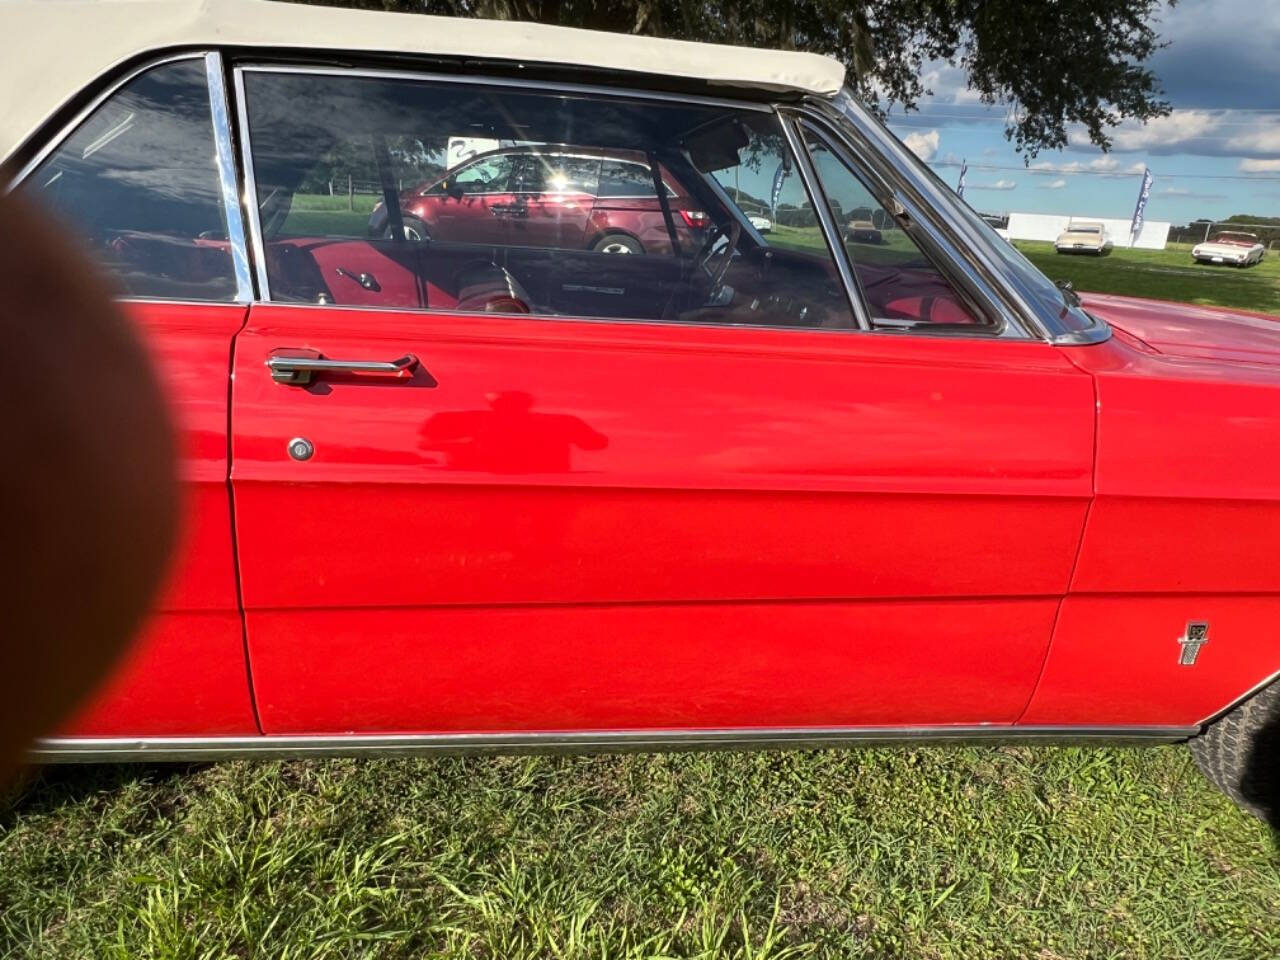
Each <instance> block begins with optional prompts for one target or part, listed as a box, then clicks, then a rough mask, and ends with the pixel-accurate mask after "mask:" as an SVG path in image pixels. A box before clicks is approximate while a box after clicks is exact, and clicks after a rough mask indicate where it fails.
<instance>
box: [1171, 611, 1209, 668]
mask: <svg viewBox="0 0 1280 960" xmlns="http://www.w3.org/2000/svg"><path fill="white" fill-rule="evenodd" d="M1208 642H1209V624H1208V623H1206V622H1205V621H1204V620H1192V621H1191V622H1190V623H1188V624H1187V632H1186V633H1184V634H1183V635H1182V636H1180V637H1179V638H1178V643H1179V644H1181V645H1182V653H1181V655H1180V656H1179V657H1178V663H1179V664H1180V665H1182V666H1184V667H1193V666H1195V663H1196V657H1198V656H1199V655H1200V648H1201V647H1203V646H1204V645H1205V644H1206V643H1208Z"/></svg>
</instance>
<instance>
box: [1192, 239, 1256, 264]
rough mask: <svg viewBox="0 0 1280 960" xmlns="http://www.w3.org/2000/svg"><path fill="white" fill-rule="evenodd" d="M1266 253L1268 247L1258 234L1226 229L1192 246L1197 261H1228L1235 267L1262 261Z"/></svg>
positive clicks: (1193, 255)
mask: <svg viewBox="0 0 1280 960" xmlns="http://www.w3.org/2000/svg"><path fill="white" fill-rule="evenodd" d="M1266 253H1267V248H1266V247H1264V246H1263V245H1262V243H1261V241H1259V240H1258V236H1257V234H1253V233H1235V232H1226V231H1224V232H1223V233H1219V234H1215V235H1214V237H1213V239H1212V240H1208V241H1206V242H1204V243H1197V244H1196V245H1195V246H1194V247H1192V248H1191V257H1192V259H1194V260H1195V262H1196V263H1226V264H1230V265H1231V266H1234V267H1248V266H1251V265H1253V264H1255V263H1261V262H1262V258H1263V257H1264V256H1266Z"/></svg>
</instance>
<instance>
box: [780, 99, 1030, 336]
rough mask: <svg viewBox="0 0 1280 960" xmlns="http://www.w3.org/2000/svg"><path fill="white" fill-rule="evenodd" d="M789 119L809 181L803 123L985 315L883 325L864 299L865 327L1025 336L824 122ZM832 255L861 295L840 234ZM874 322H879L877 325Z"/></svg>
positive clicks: (919, 332)
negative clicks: (896, 212)
mask: <svg viewBox="0 0 1280 960" xmlns="http://www.w3.org/2000/svg"><path fill="white" fill-rule="evenodd" d="M791 122H792V124H793V125H794V126H795V127H796V128H797V129H796V132H795V138H796V144H797V149H801V150H804V151H805V158H806V161H807V163H808V166H809V169H810V170H811V171H812V173H813V177H814V180H815V181H817V182H818V184H819V185H821V178H820V177H819V176H818V171H817V168H816V167H815V166H814V165H813V160H812V158H811V157H809V154H808V150H809V145H808V143H807V142H806V140H805V137H804V133H803V132H802V131H801V130H800V129H799V127H800V126H801V125H808V126H809V127H810V128H811V129H812V135H813V136H814V137H816V138H817V139H818V140H819V141H820V142H821V143H823V144H824V145H825V146H826V147H827V149H829V150H830V151H831V152H832V154H833V155H834V156H835V158H836V159H837V160H838V161H840V162H841V163H842V164H843V165H844V166H845V167H847V168H848V169H849V171H850V173H852V175H853V176H854V177H855V178H856V179H857V180H858V181H859V182H860V183H861V184H862V186H863V187H864V188H866V190H867V193H868V194H870V196H871V198H872V200H874V201H875V202H877V203H879V204H880V206H881V208H882V209H883V210H884V212H885V213H886V214H887V215H889V216H892V215H893V208H894V206H895V204H896V205H897V206H899V207H901V208H902V209H903V210H904V211H905V213H906V214H907V217H908V219H909V221H910V224H911V228H912V229H907V228H905V227H903V226H902V225H901V224H897V227H898V229H900V230H902V232H903V233H905V234H906V236H907V239H908V240H910V241H911V242H912V243H913V244H914V245H915V247H916V249H917V250H918V251H919V253H920V255H921V256H922V257H924V258H925V259H926V260H927V261H928V262H929V263H931V264H932V265H933V267H934V269H935V270H937V272H938V273H939V275H940V276H941V277H942V278H943V279H944V280H945V281H946V282H947V284H948V285H950V286H951V287H952V288H958V289H956V293H957V294H958V295H960V296H961V297H963V299H964V301H965V302H966V305H967V306H968V307H969V308H970V309H971V310H974V311H975V312H976V313H977V315H978V316H981V317H983V318H984V320H985V322H983V323H980V324H972V325H970V326H949V327H941V328H935V327H932V326H930V325H929V324H927V323H924V324H920V325H918V326H907V325H903V326H901V327H893V326H885V325H884V324H885V323H887V322H888V318H884V317H880V318H876V317H872V316H871V304H870V303H869V302H867V303H866V308H867V316H868V321H869V326H870V329H871V331H872V332H873V333H880V334H891V335H893V336H929V337H948V338H956V337H959V338H964V339H976V340H991V339H1019V340H1025V339H1031V338H1029V337H1028V336H1027V335H1026V331H1025V330H1024V329H1023V328H1022V327H1021V326H1019V325H1017V324H1016V323H1012V327H1011V320H1010V317H1009V312H1008V311H1007V310H1006V309H1004V307H1003V306H1002V305H1001V304H1000V303H999V301H993V300H992V299H991V298H990V297H989V296H987V295H986V291H984V290H981V289H978V290H974V289H971V287H972V284H971V283H969V282H968V281H969V278H968V276H967V275H966V274H964V272H963V271H960V270H957V269H956V268H955V265H954V264H953V263H952V258H951V257H950V256H949V254H948V251H947V250H946V249H945V248H942V249H939V244H938V239H937V237H936V235H935V234H933V233H931V232H929V231H928V230H927V229H926V230H925V234H926V236H925V237H918V236H916V235H915V233H916V232H917V231H918V230H919V229H921V228H922V227H923V226H924V224H923V222H922V221H921V219H920V218H919V217H917V216H916V215H915V213H914V212H913V208H911V207H908V206H906V205H904V204H903V203H902V201H901V200H899V199H898V198H897V197H896V196H895V195H894V194H893V193H892V191H890V190H889V188H888V187H887V186H886V185H885V184H883V182H882V181H881V180H880V178H879V177H877V176H875V175H874V174H873V173H872V172H871V171H870V170H869V169H868V168H867V166H866V164H865V163H861V162H859V160H858V156H857V155H856V154H855V153H854V152H853V151H851V150H849V149H848V147H847V146H846V145H844V144H843V143H842V142H839V141H837V140H835V138H834V135H833V134H832V133H831V132H830V131H829V129H828V128H829V125H828V124H817V123H815V122H814V121H813V120H812V119H811V118H809V117H805V116H800V115H798V116H794V117H793V118H792V120H791ZM877 188H879V189H880V190H881V191H882V192H884V191H888V194H887V195H886V196H883V197H881V196H877ZM824 205H825V206H827V207H828V209H829V204H825V202H824ZM832 222H833V224H834V216H832ZM835 229H836V231H837V236H841V234H840V232H839V231H840V227H839V224H835ZM837 256H843V257H844V259H845V260H847V261H848V263H849V271H850V273H851V274H852V276H853V278H854V280H855V282H856V283H857V284H858V292H859V295H861V296H863V297H864V298H865V294H863V293H862V284H861V281H860V280H858V271H857V267H856V266H855V264H854V260H853V257H852V255H851V254H849V252H848V250H847V248H846V247H845V246H844V242H843V237H842V236H841V240H840V248H839V251H838V253H837ZM938 260H942V264H941V265H939V263H938V262H937V261H938ZM877 321H878V322H879V324H880V325H878V323H877Z"/></svg>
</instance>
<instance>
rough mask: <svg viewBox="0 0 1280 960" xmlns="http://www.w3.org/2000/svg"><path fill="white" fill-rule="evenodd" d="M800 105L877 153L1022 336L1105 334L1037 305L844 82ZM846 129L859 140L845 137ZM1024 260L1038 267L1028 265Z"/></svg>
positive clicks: (899, 188) (1089, 339)
mask: <svg viewBox="0 0 1280 960" xmlns="http://www.w3.org/2000/svg"><path fill="white" fill-rule="evenodd" d="M800 109H801V110H803V111H805V112H807V113H809V114H810V115H812V116H813V117H815V118H817V119H819V120H820V121H823V122H825V123H826V124H827V125H828V126H830V127H831V128H833V129H834V131H835V132H836V133H837V135H838V136H839V138H840V139H841V140H843V141H844V142H845V143H846V144H847V146H848V147H849V148H850V149H853V150H855V151H856V152H858V153H859V155H861V154H862V153H863V152H865V153H867V154H868V156H870V157H876V158H879V159H880V161H881V162H882V164H883V166H884V168H885V170H884V171H882V172H881V178H882V179H885V176H884V175H885V173H887V174H888V175H889V176H888V179H889V180H891V181H892V182H893V184H895V185H896V189H894V190H893V192H894V195H895V197H896V198H897V199H899V200H900V201H901V202H903V203H904V205H905V204H906V201H907V200H908V199H910V200H911V201H912V204H911V205H912V206H914V207H915V208H916V209H917V210H918V211H921V212H923V214H924V216H923V217H922V218H921V220H922V222H924V223H926V224H928V225H929V227H930V229H931V232H935V233H938V234H939V235H941V236H944V237H945V238H946V247H947V248H948V250H949V255H948V259H953V260H954V261H955V262H956V265H957V267H959V268H961V269H962V270H963V272H964V274H965V275H966V276H967V277H970V278H972V279H973V280H974V281H975V282H981V284H982V285H983V286H984V287H985V288H987V289H989V290H991V291H992V292H993V294H994V295H995V296H996V298H997V300H998V301H1000V302H1003V303H1005V304H1006V305H1007V307H1008V309H1009V311H1010V312H1011V313H1012V314H1013V315H1014V316H1015V317H1016V318H1017V319H1018V321H1019V322H1020V324H1021V325H1022V326H1023V327H1024V329H1025V331H1026V333H1027V336H1029V337H1031V338H1033V339H1039V340H1042V341H1043V342H1046V343H1049V344H1056V343H1098V342H1102V341H1104V340H1106V339H1107V338H1108V337H1109V335H1110V332H1109V330H1108V329H1107V328H1106V324H1105V323H1104V322H1102V321H1100V320H1098V319H1097V318H1093V320H1094V325H1093V326H1091V327H1087V328H1083V329H1080V330H1073V329H1069V328H1067V327H1065V326H1064V325H1063V324H1062V323H1061V322H1060V320H1059V317H1058V315H1057V312H1055V311H1054V310H1052V309H1050V308H1049V307H1048V306H1047V305H1042V304H1041V302H1040V299H1039V294H1038V293H1036V292H1034V291H1033V290H1032V288H1031V287H1029V286H1027V285H1026V284H1024V283H1023V282H1022V281H1021V280H1020V279H1019V278H1018V276H1017V275H1016V274H1013V273H1011V272H1010V271H1009V270H1008V268H1007V266H1006V265H1005V264H1004V263H1003V262H1002V254H997V253H996V252H995V248H994V247H993V244H994V243H995V242H1003V241H999V238H995V237H994V235H988V234H989V233H990V231H985V232H982V233H976V232H974V230H973V229H971V227H970V225H969V224H968V223H967V222H966V221H965V220H964V219H963V218H951V217H947V216H945V215H944V214H945V213H946V210H947V208H948V207H949V206H950V205H952V204H954V203H957V202H963V201H957V200H956V198H955V196H954V194H953V193H952V192H951V191H950V189H949V188H946V187H945V185H943V184H941V183H940V182H935V180H934V178H933V177H928V176H924V175H922V174H921V173H920V172H919V171H917V170H915V169H912V168H911V166H910V165H909V164H907V163H906V162H905V161H904V160H903V159H902V158H901V157H900V156H899V155H898V153H899V151H905V150H906V147H905V146H903V145H902V143H901V141H899V140H898V139H897V138H896V137H894V136H893V134H892V133H890V132H889V131H888V129H887V128H885V127H884V125H883V124H881V123H880V122H879V121H878V120H876V119H875V118H874V117H873V116H872V115H871V114H870V113H869V111H867V109H866V108H865V107H863V106H862V104H861V103H860V102H859V101H858V99H857V97H855V96H854V95H853V94H852V93H851V92H850V91H849V90H848V89H847V88H846V89H845V90H842V91H841V92H840V93H839V94H837V95H836V96H835V97H833V98H820V97H806V98H805V99H804V101H803V103H802V106H801V107H800ZM850 132H852V134H853V135H854V136H855V137H857V138H858V139H860V140H861V141H864V142H862V143H858V142H851V140H850ZM1019 255H1020V254H1019ZM1029 266H1030V268H1031V269H1032V270H1036V272H1037V273H1039V271H1038V269H1037V268H1035V267H1034V265H1030V264H1029ZM1041 276H1043V274H1041ZM1046 282H1047V281H1046ZM1099 328H1101V329H1099Z"/></svg>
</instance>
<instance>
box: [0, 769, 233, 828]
mask: <svg viewBox="0 0 1280 960" xmlns="http://www.w3.org/2000/svg"><path fill="white" fill-rule="evenodd" d="M208 766H210V764H207V763H130V764H120V763H87V764H63V765H51V766H39V767H28V768H26V769H25V770H24V771H23V773H22V775H21V776H20V777H19V778H18V780H17V782H15V783H14V784H12V785H10V786H9V787H7V788H4V789H3V790H2V791H0V830H7V829H10V828H11V827H12V826H13V825H14V824H15V823H16V822H17V820H18V818H20V817H30V816H40V815H42V814H52V813H57V812H58V811H59V810H61V809H62V808H63V807H67V806H73V805H76V804H79V803H82V802H84V801H85V800H87V799H89V798H90V797H93V796H102V797H103V798H104V799H105V798H108V797H111V796H114V795H115V794H118V793H119V792H120V791H122V790H124V789H127V788H128V787H130V786H132V785H134V784H138V783H145V784H148V785H164V784H167V783H172V782H174V781H177V780H180V779H183V778H186V777H188V776H190V775H191V774H193V773H195V772H197V771H199V770H203V769H204V768H206V767H208Z"/></svg>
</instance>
